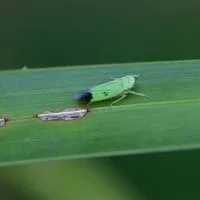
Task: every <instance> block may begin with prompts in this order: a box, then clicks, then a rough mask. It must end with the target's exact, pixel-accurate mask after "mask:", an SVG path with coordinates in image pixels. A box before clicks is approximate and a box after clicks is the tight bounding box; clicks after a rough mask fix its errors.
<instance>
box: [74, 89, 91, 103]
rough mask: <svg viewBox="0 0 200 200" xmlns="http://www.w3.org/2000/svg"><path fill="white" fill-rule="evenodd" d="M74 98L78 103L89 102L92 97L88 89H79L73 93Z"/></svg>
mask: <svg viewBox="0 0 200 200" xmlns="http://www.w3.org/2000/svg"><path fill="white" fill-rule="evenodd" d="M74 98H75V100H76V101H78V102H79V103H89V102H90V101H91V99H92V93H91V91H90V90H89V89H86V90H81V91H78V92H77V93H76V94H75V97H74Z"/></svg>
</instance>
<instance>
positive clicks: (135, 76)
mask: <svg viewBox="0 0 200 200" xmlns="http://www.w3.org/2000/svg"><path fill="white" fill-rule="evenodd" d="M132 77H134V78H139V77H140V74H133V75H132Z"/></svg>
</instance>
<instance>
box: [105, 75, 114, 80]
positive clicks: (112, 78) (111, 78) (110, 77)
mask: <svg viewBox="0 0 200 200" xmlns="http://www.w3.org/2000/svg"><path fill="white" fill-rule="evenodd" d="M106 76H107V77H108V78H109V79H110V80H115V79H116V78H114V77H112V76H109V75H108V74H106Z"/></svg>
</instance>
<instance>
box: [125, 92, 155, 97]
mask: <svg viewBox="0 0 200 200" xmlns="http://www.w3.org/2000/svg"><path fill="white" fill-rule="evenodd" d="M128 93H129V94H134V95H137V96H143V97H146V98H151V97H150V96H147V95H145V94H142V93H137V92H134V91H127V92H126V94H128Z"/></svg>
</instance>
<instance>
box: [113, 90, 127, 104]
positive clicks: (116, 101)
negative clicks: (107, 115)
mask: <svg viewBox="0 0 200 200" xmlns="http://www.w3.org/2000/svg"><path fill="white" fill-rule="evenodd" d="M125 97H126V94H125V93H124V94H123V95H122V96H121V97H120V98H118V99H117V100H115V101H113V102H112V103H111V104H110V105H111V106H112V105H113V104H116V103H118V102H119V101H121V100H122V99H124V98H125Z"/></svg>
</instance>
